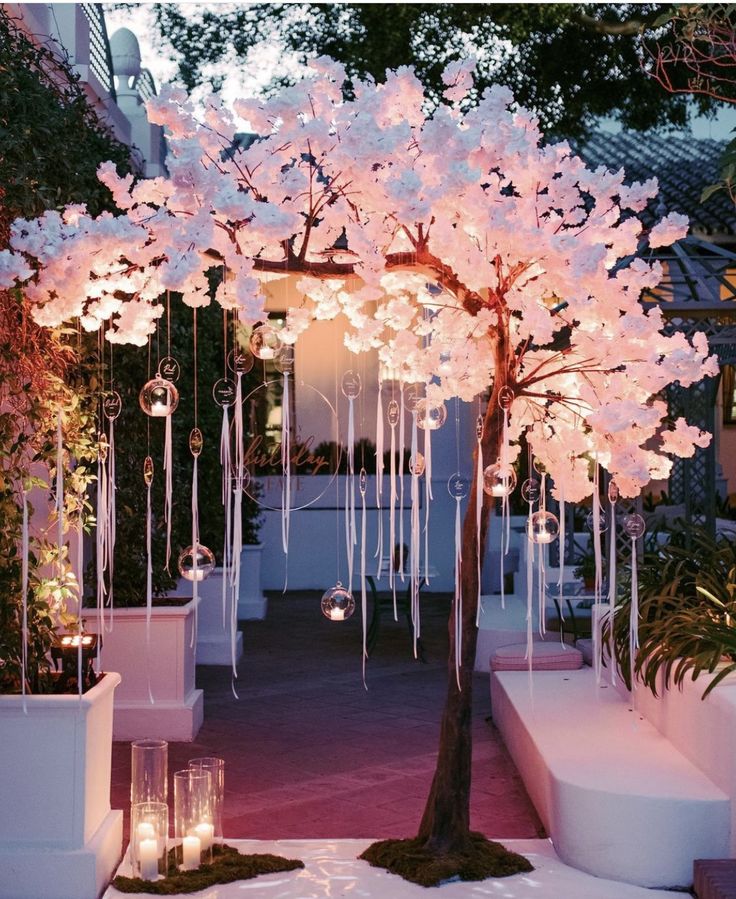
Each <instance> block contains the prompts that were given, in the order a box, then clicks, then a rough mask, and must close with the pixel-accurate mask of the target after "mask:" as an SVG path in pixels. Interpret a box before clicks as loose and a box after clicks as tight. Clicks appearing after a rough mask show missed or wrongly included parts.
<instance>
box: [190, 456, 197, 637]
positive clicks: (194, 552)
mask: <svg viewBox="0 0 736 899" xmlns="http://www.w3.org/2000/svg"><path fill="white" fill-rule="evenodd" d="M197 461H198V459H197V456H194V458H193V459H192V575H193V580H192V601H193V602H194V627H193V628H192V635H191V638H190V641H189V646H190V648H191V647H192V646H196V643H197V625H198V623H199V621H198V615H197V611H198V609H197V606H198V603H197V599H198V594H199V586H198V581H199V570H198V567H199V479H198V477H197Z"/></svg>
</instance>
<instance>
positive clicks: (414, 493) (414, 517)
mask: <svg viewBox="0 0 736 899" xmlns="http://www.w3.org/2000/svg"><path fill="white" fill-rule="evenodd" d="M418 452H419V447H418V426H417V413H416V411H412V413H411V458H412V460H413V461H412V470H411V525H410V533H411V537H410V539H411V549H410V553H409V566H410V588H411V623H412V629H413V644H414V645H413V649H414V658H415V659H416V658H417V641H418V640H419V637H420V633H421V625H420V612H419V581H420V574H419V553H420V550H419V544H420V525H419V475H418V473H417V454H418Z"/></svg>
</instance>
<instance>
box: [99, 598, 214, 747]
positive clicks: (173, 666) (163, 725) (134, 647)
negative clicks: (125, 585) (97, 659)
mask: <svg viewBox="0 0 736 899" xmlns="http://www.w3.org/2000/svg"><path fill="white" fill-rule="evenodd" d="M194 609H195V604H194V602H193V601H192V600H191V599H190V600H189V601H188V602H186V603H185V604H184V605H181V606H154V608H153V610H152V613H151V640H150V651H149V650H148V649H147V643H146V609H145V607H143V608H140V607H137V608H128V609H115V610H114V614H113V621H112V630H110V631H109V632H108V630H105V632H104V633H103V635H102V641H103V642H102V665H103V668H110V669H112V670H114V671H119V672H120V676H121V678H122V681H121V684H120V688H119V689H118V692H117V694H116V696H115V718H114V723H113V738H114V739H115V740H138V739H145V738H147V737H148V738H152V739H158V740H171V741H184V742H191V741H192V740H193V739H194V738H195V736H196V735H197V732H198V731H199V729H200V727H201V726H202V720H203V718H204V699H203V693H202V691H201V690H197V689H195V687H194V674H195V647H194V645H193V636H194ZM87 627H88V629H89V630H91V631H94V632H96V633H99V627H98V624H97V615H96V613H95V611H94V610H89V613H88V617H87ZM109 627H110V623H109V618H108V615H107V614H106V616H105V628H106V629H107V628H109ZM149 684H150V694H149ZM151 696H152V697H153V702H151Z"/></svg>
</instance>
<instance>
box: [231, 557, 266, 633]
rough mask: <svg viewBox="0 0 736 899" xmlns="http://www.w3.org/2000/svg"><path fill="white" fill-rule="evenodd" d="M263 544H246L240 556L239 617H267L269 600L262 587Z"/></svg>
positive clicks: (249, 618)
mask: <svg viewBox="0 0 736 899" xmlns="http://www.w3.org/2000/svg"><path fill="white" fill-rule="evenodd" d="M262 555H263V544H261V543H259V544H257V545H255V546H244V547H243V552H242V553H241V556H240V597H239V598H238V619H239V620H240V621H253V620H259V621H260V620H262V619H264V618H265V617H266V612H267V610H268V600H267V599H266V597H265V596H264V595H263V590H262V589H261V558H262Z"/></svg>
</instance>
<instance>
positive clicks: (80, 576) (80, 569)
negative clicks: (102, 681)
mask: <svg viewBox="0 0 736 899" xmlns="http://www.w3.org/2000/svg"><path fill="white" fill-rule="evenodd" d="M83 602H84V528H83V527H82V500H80V504H79V530H78V533H77V636H78V638H79V643H78V644H77V685H78V688H79V699H80V701H81V699H82V693H83V692H84V684H83V683H82V659H83V651H84V646H83V644H82V634H83V632H84V628H83V626H82V603H83Z"/></svg>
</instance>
